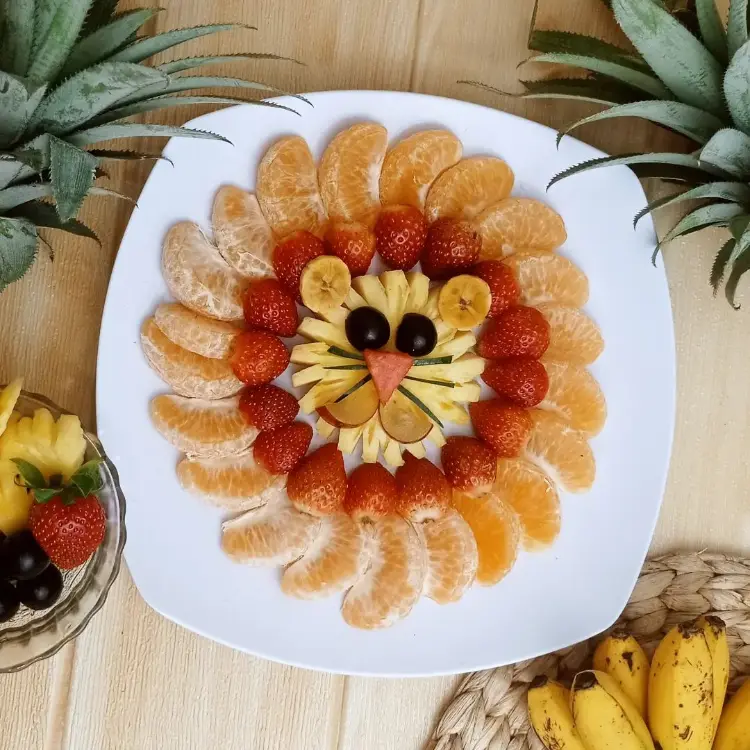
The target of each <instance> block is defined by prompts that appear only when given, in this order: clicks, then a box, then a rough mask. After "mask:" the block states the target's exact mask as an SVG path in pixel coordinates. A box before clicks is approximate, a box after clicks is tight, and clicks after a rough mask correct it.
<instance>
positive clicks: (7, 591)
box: [0, 581, 19, 622]
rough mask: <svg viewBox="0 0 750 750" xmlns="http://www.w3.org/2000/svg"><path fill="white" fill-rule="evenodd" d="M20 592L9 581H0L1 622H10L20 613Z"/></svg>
mask: <svg viewBox="0 0 750 750" xmlns="http://www.w3.org/2000/svg"><path fill="white" fill-rule="evenodd" d="M18 605H19V599H18V592H17V591H16V587H15V586H14V585H13V584H12V583H9V582H8V581H0V622H8V620H10V618H11V617H13V615H14V614H16V612H18Z"/></svg>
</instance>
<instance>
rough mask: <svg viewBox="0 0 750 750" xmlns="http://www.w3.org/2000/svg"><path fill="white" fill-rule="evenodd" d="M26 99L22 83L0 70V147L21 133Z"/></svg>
mask: <svg viewBox="0 0 750 750" xmlns="http://www.w3.org/2000/svg"><path fill="white" fill-rule="evenodd" d="M28 98H29V94H28V91H27V90H26V86H24V84H23V82H22V81H20V80H19V79H18V78H16V77H15V76H12V75H10V74H9V73H4V72H3V71H2V70H0V112H1V113H2V117H0V147H5V146H9V145H10V144H11V143H13V142H14V141H15V140H16V139H17V138H18V137H19V136H20V135H21V133H22V132H23V129H24V127H25V125H26V105H27V103H28Z"/></svg>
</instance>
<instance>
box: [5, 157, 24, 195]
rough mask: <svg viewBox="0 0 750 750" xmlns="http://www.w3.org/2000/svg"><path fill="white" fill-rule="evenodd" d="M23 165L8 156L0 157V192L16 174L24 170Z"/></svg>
mask: <svg viewBox="0 0 750 750" xmlns="http://www.w3.org/2000/svg"><path fill="white" fill-rule="evenodd" d="M24 166H25V165H24V163H23V162H22V161H19V160H18V159H14V158H13V157H11V156H10V155H8V154H3V155H2V156H0V190H2V188H4V187H5V186H6V185H10V184H11V183H12V182H13V180H15V179H16V177H17V176H18V174H19V173H20V172H21V170H22V169H24Z"/></svg>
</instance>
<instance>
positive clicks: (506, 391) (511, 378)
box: [482, 357, 549, 407]
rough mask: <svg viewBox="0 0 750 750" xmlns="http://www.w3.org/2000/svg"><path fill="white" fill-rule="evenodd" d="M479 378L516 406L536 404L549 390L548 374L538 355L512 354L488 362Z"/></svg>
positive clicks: (542, 399)
mask: <svg viewBox="0 0 750 750" xmlns="http://www.w3.org/2000/svg"><path fill="white" fill-rule="evenodd" d="M482 380H484V382H485V383H487V385H488V386H489V387H490V388H492V390H493V391H495V393H497V394H498V395H499V396H504V397H505V398H507V399H508V400H509V401H512V402H513V403H514V404H518V405H519V406H526V407H531V406H536V405H537V404H540V403H541V402H542V401H544V397H545V396H546V395H547V391H548V390H549V377H548V376H547V370H545V369H544V365H543V364H542V363H541V362H540V361H539V360H538V359H529V358H528V357H511V358H510V359H497V360H494V361H492V362H489V363H488V364H487V367H485V368H484V372H483V373H482Z"/></svg>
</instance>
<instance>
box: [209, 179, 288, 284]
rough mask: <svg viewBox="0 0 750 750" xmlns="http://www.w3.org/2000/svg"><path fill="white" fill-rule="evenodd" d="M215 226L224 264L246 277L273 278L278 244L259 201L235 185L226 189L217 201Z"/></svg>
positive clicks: (219, 194) (217, 242) (215, 233)
mask: <svg viewBox="0 0 750 750" xmlns="http://www.w3.org/2000/svg"><path fill="white" fill-rule="evenodd" d="M211 223H212V224H213V228H214V240H215V241H216V244H217V246H218V248H219V252H220V253H221V255H222V257H223V258H224V260H225V261H226V262H227V263H229V265H230V266H232V268H234V269H235V271H238V272H239V273H241V274H242V275H243V276H249V277H255V276H273V264H272V262H271V261H272V256H273V248H274V246H275V240H274V237H273V232H271V227H270V226H268V222H267V221H266V219H265V217H264V216H263V213H262V212H261V210H260V204H259V203H258V199H257V198H256V197H255V195H253V194H252V193H248V192H247V191H245V190H242V189H241V188H238V187H236V186H234V185H223V186H222V187H220V188H219V190H218V192H217V193H216V197H215V198H214V209H213V216H212V219H211Z"/></svg>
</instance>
